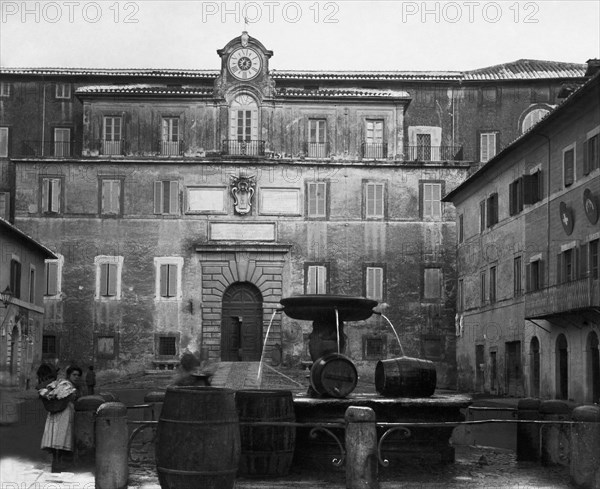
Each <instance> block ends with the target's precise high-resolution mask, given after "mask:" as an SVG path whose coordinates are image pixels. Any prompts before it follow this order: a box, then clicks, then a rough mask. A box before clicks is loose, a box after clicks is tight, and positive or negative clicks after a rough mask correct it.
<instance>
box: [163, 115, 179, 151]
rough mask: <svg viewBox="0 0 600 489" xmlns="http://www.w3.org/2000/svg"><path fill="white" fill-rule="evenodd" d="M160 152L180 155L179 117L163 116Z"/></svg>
mask: <svg viewBox="0 0 600 489" xmlns="http://www.w3.org/2000/svg"><path fill="white" fill-rule="evenodd" d="M160 154H161V155H163V156H177V155H179V117H164V118H163V120H162V139H161V148H160Z"/></svg>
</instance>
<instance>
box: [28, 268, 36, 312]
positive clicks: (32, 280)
mask: <svg viewBox="0 0 600 489" xmlns="http://www.w3.org/2000/svg"><path fill="white" fill-rule="evenodd" d="M29 302H30V303H32V304H35V267H33V266H30V267H29Z"/></svg>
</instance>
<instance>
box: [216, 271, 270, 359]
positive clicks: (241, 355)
mask: <svg viewBox="0 0 600 489" xmlns="http://www.w3.org/2000/svg"><path fill="white" fill-rule="evenodd" d="M262 331H263V309H262V294H261V293H260V291H259V290H258V288H256V286H254V285H252V284H251V283H249V282H236V283H234V284H231V285H230V286H229V287H228V288H227V289H226V290H225V292H224V293H223V304H222V315H221V360H222V361H224V362H240V361H241V362H258V361H260V355H261V352H262Z"/></svg>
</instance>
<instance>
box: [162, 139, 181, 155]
mask: <svg viewBox="0 0 600 489" xmlns="http://www.w3.org/2000/svg"><path fill="white" fill-rule="evenodd" d="M158 144H159V154H160V156H179V155H180V154H181V150H182V149H183V144H182V142H181V141H159V143H158Z"/></svg>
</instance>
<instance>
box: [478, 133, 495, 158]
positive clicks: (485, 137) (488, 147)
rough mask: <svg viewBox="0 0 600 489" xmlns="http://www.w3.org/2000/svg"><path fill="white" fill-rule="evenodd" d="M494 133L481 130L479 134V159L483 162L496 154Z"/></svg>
mask: <svg viewBox="0 0 600 489" xmlns="http://www.w3.org/2000/svg"><path fill="white" fill-rule="evenodd" d="M496 135H497V133H495V132H482V133H481V134H480V135H479V161H481V162H482V163H485V162H486V161H489V160H491V159H492V158H493V157H494V156H495V155H496V144H497V141H496V139H497V138H496Z"/></svg>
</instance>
